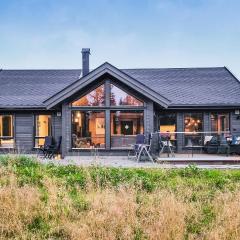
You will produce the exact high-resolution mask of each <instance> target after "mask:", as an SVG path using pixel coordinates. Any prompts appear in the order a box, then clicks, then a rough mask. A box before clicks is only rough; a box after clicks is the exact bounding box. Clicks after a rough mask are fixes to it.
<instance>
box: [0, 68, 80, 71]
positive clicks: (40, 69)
mask: <svg viewBox="0 0 240 240" xmlns="http://www.w3.org/2000/svg"><path fill="white" fill-rule="evenodd" d="M73 70H74V71H82V69H81V68H46V69H43V68H39V69H38V68H33V69H31V68H26V69H24V68H22V69H9V68H4V69H0V71H73Z"/></svg>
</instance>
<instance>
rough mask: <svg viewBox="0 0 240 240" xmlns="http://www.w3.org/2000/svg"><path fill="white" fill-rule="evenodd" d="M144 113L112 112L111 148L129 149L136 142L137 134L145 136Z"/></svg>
mask: <svg viewBox="0 0 240 240" xmlns="http://www.w3.org/2000/svg"><path fill="white" fill-rule="evenodd" d="M143 132H144V128H143V112H138V111H112V112H111V147H112V148H129V147H131V145H132V144H134V143H135V141H136V135H137V134H143Z"/></svg>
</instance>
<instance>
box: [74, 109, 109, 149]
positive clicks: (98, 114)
mask: <svg viewBox="0 0 240 240" xmlns="http://www.w3.org/2000/svg"><path fill="white" fill-rule="evenodd" d="M72 147H73V148H92V147H97V148H105V111H77V110H76V111H72Z"/></svg>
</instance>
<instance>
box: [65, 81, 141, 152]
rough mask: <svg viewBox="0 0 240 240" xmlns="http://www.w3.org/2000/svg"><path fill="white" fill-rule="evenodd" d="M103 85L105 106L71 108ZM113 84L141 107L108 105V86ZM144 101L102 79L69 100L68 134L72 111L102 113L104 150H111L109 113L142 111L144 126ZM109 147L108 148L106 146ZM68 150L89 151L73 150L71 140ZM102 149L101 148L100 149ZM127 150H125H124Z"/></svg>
mask: <svg viewBox="0 0 240 240" xmlns="http://www.w3.org/2000/svg"><path fill="white" fill-rule="evenodd" d="M103 84H104V93H105V94H104V96H105V102H104V103H105V104H104V106H73V105H72V102H74V101H75V100H77V99H79V98H81V97H82V96H84V95H86V94H87V93H89V92H91V91H92V90H94V89H96V88H97V87H99V86H101V85H103ZM111 84H114V85H115V86H116V87H118V88H120V89H121V90H123V91H125V92H126V93H127V94H130V95H132V96H133V97H135V98H136V99H138V100H139V101H141V102H142V103H143V105H142V106H133V105H120V106H114V105H111V104H110V101H111V99H110V98H111V87H110V85H111ZM145 102H146V101H145V100H144V98H141V97H136V96H135V94H132V93H129V91H128V90H127V89H125V88H124V87H122V86H120V84H118V83H116V82H115V81H114V80H112V79H107V78H106V79H104V80H102V81H100V82H99V83H98V84H96V85H94V86H92V87H91V88H90V90H89V89H88V90H86V91H84V92H83V93H82V94H80V95H78V96H77V97H76V98H74V99H73V100H71V102H70V103H69V105H68V108H69V110H70V116H71V117H70V119H69V121H70V124H71V128H70V133H71V134H72V111H96V112H97V111H99V112H104V115H105V148H104V149H107V150H110V149H111V111H121V110H122V111H128V110H129V111H142V112H143V122H144V124H145V108H146V103H145ZM108 114H109V118H110V119H109V121H110V122H109V123H108V122H107V116H108ZM107 128H109V130H110V131H109V132H108V130H107ZM108 145H109V146H108ZM70 149H72V150H88V151H89V150H91V149H90V148H74V147H73V143H72V140H71V141H70ZM100 149H103V148H100ZM126 149H127V148H126Z"/></svg>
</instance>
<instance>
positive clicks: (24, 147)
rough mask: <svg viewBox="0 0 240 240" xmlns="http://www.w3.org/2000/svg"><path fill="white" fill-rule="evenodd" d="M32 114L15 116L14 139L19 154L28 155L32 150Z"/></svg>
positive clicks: (17, 114)
mask: <svg viewBox="0 0 240 240" xmlns="http://www.w3.org/2000/svg"><path fill="white" fill-rule="evenodd" d="M33 121H34V120H33V114H31V113H16V114H15V139H16V148H17V150H18V151H19V153H28V152H31V151H32V149H33V145H34V143H33Z"/></svg>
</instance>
